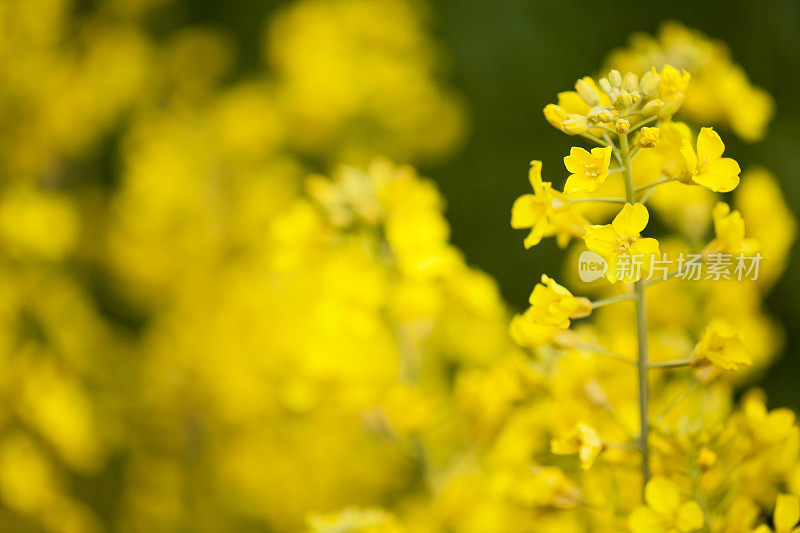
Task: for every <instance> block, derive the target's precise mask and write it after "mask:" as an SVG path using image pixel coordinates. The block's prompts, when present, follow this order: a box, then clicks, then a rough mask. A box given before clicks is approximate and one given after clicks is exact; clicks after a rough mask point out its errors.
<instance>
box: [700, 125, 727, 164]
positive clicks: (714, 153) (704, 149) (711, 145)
mask: <svg viewBox="0 0 800 533" xmlns="http://www.w3.org/2000/svg"><path fill="white" fill-rule="evenodd" d="M724 151H725V145H724V144H723V142H722V139H720V137H719V134H718V133H717V132H716V131H714V128H702V129H701V130H700V133H699V134H698V135H697V157H698V158H700V159H705V160H707V161H709V162H713V161H716V160H717V159H719V158H720V157H722V153H723V152H724Z"/></svg>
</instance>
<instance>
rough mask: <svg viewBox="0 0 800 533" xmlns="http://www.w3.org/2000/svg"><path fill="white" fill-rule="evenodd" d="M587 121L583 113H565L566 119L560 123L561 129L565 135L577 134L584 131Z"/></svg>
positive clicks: (587, 126) (586, 127)
mask: <svg viewBox="0 0 800 533" xmlns="http://www.w3.org/2000/svg"><path fill="white" fill-rule="evenodd" d="M587 129H589V123H588V121H587V120H586V117H584V116H583V115H567V119H566V120H564V121H563V122H562V123H561V131H563V132H564V133H566V134H567V135H579V134H581V133H586V130H587Z"/></svg>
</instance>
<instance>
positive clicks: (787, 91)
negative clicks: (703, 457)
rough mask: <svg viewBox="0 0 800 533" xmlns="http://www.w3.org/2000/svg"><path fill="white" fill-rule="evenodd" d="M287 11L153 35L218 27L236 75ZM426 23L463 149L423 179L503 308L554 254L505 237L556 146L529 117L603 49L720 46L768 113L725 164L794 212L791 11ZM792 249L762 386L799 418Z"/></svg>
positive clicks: (223, 3) (222, 16) (575, 8)
mask: <svg viewBox="0 0 800 533" xmlns="http://www.w3.org/2000/svg"><path fill="white" fill-rule="evenodd" d="M287 3H290V2H266V1H255V0H239V1H237V0H232V1H229V0H203V1H190V2H186V3H183V4H181V3H178V4H177V5H176V6H174V8H173V9H174V10H173V11H172V12H171V13H170V14H166V13H165V14H164V18H163V19H162V21H161V24H165V25H170V24H181V23H187V22H194V23H202V24H211V25H215V26H222V27H225V28H227V29H229V30H230V31H231V32H232V34H233V35H234V36H235V38H236V39H237V41H238V44H239V49H240V50H241V51H242V61H241V64H240V68H241V69H242V71H244V72H246V71H248V70H252V69H255V68H257V67H258V65H259V56H258V43H259V42H260V39H261V31H262V22H261V21H263V20H264V19H265V18H266V17H268V16H269V14H270V13H272V12H274V10H275V9H276V8H278V7H279V6H281V5H285V4H287ZM431 5H432V7H433V13H432V16H431V17H430V22H431V24H432V28H433V30H434V32H435V34H436V35H437V36H438V37H439V38H440V39H441V41H442V43H443V45H444V46H445V48H446V50H445V53H446V54H447V58H448V59H449V64H448V69H447V71H446V73H445V74H446V77H447V78H448V79H449V81H451V83H452V84H453V85H454V86H455V87H456V88H457V89H458V90H459V91H460V92H461V93H462V95H463V96H464V98H465V99H466V101H467V107H468V112H469V116H470V119H471V122H470V126H469V137H468V140H467V142H466V145H465V146H464V147H463V148H462V149H461V150H460V151H458V154H457V155H456V156H455V157H454V158H452V159H450V160H448V161H446V162H444V163H443V164H439V165H436V166H428V167H423V168H422V169H421V170H422V172H423V174H425V175H428V176H431V177H432V178H434V179H435V180H436V181H437V182H438V183H439V185H440V187H441V188H442V191H443V192H444V195H445V197H446V198H447V201H448V209H447V218H448V220H449V221H450V222H451V224H452V226H453V242H454V243H455V244H456V245H457V246H459V247H460V248H461V249H462V250H464V251H465V252H466V254H467V257H468V259H469V261H470V262H471V263H473V264H475V265H477V266H478V267H480V268H482V269H484V270H486V271H488V272H489V273H491V274H492V275H493V276H494V277H495V278H496V279H497V280H498V281H499V283H500V286H501V290H502V293H503V296H504V297H505V298H506V300H507V301H508V302H510V303H512V304H514V305H515V306H517V307H519V308H521V307H523V306H524V305H525V302H526V299H527V295H528V294H529V292H530V289H531V286H532V280H535V279H538V277H539V275H540V274H541V273H543V272H553V271H554V270H555V269H557V268H558V265H560V264H561V261H562V255H561V254H560V253H559V251H558V249H557V247H556V246H555V244H554V243H553V242H545V243H543V244H542V245H541V246H540V247H538V248H537V249H536V250H535V251H532V252H531V251H528V252H526V251H525V250H523V249H522V247H521V246H520V245H519V239H520V235H519V234H518V233H517V232H514V231H512V230H511V229H510V228H509V225H508V221H509V216H510V215H509V213H510V206H511V204H512V203H513V201H514V199H515V198H516V197H517V196H519V195H520V194H522V193H523V192H525V190H526V187H527V181H526V180H525V176H526V172H527V168H528V162H529V161H530V160H531V159H534V158H536V159H541V160H542V161H543V163H544V168H545V169H548V168H550V169H553V168H559V167H560V166H561V158H562V157H563V153H564V152H565V150H566V149H567V148H568V141H567V140H566V139H564V138H563V137H560V136H558V135H553V134H552V130H551V126H550V125H549V124H547V122H546V121H545V120H544V119H543V117H542V112H541V110H542V107H544V105H546V104H547V103H550V102H552V101H554V95H555V94H557V93H558V92H559V91H562V90H566V88H568V87H571V86H572V84H573V83H574V81H575V80H574V78H575V73H582V74H585V75H591V74H593V73H594V72H595V71H596V70H597V68H598V65H600V64H602V62H603V59H604V58H605V57H606V56H607V54H608V52H609V51H610V50H613V49H615V48H619V47H623V46H625V45H626V44H627V41H628V38H629V36H630V35H631V34H632V33H635V32H646V33H649V34H654V33H656V31H657V30H658V28H659V26H660V25H661V24H662V23H663V22H664V21H668V20H677V21H680V22H682V23H684V24H685V25H687V26H689V27H693V28H697V29H699V30H701V31H703V32H705V33H707V34H708V35H709V36H710V37H712V38H715V39H719V40H721V41H723V42H725V43H726V44H727V46H728V47H729V48H730V52H731V55H732V58H733V59H734V60H735V61H737V62H738V63H740V64H741V65H742V66H743V67H744V69H745V70H746V71H747V72H748V73H749V75H750V78H751V80H752V82H753V83H754V84H756V85H758V86H761V87H763V88H765V89H766V90H767V91H768V92H770V93H771V94H772V95H773V96H774V98H775V101H776V103H777V113H776V115H775V117H774V119H773V120H772V122H771V124H770V127H769V132H768V134H767V136H766V137H765V139H764V140H763V141H761V142H758V143H753V144H750V143H746V142H743V141H741V140H739V139H738V138H736V137H735V136H733V135H730V134H729V135H727V136H726V137H725V139H726V145H727V146H728V147H729V148H728V150H730V152H729V153H731V154H735V155H736V157H737V159H738V160H739V161H740V162H741V164H742V167H743V168H747V166H748V165H755V164H760V165H763V166H766V167H767V168H768V169H770V170H771V171H772V172H774V173H775V174H776V175H777V176H778V177H779V179H780V181H781V184H782V187H783V190H784V193H785V194H786V196H787V201H788V203H789V205H790V206H792V208H793V209H794V210H795V213H797V212H798V210H799V209H800V171H798V165H797V158H796V151H795V149H794V148H793V147H796V146H798V145H800V126H799V124H800V97H799V96H798V90H797V88H798V87H800V3H797V2H793V1H791V0H785V1H776V2H770V3H769V4H768V5H765V4H763V3H760V2H757V1H748V0H738V1H731V2H716V1H710V2H696V1H692V0H682V1H670V2H627V1H623V2H613V3H606V4H603V5H602V6H600V5H598V4H597V3H596V2H591V1H574V0H572V1H569V0H568V1H563V2H562V1H556V0H552V1H534V0H492V1H489V0H471V1H459V0H434V1H433V2H431ZM798 254H800V251H799V250H798V248H797V246H795V248H794V251H793V254H792V260H791V266H790V268H789V269H788V271H787V273H786V275H785V276H784V278H783V279H782V280H781V281H780V283H779V284H778V286H777V288H776V290H775V291H774V292H773V294H772V296H771V298H770V300H769V302H768V305H769V308H770V309H771V310H772V311H773V312H774V313H775V314H776V315H777V316H779V317H780V318H781V320H782V321H783V322H784V323H785V324H786V327H787V332H788V336H787V343H786V345H787V347H788V351H787V354H788V355H789V356H787V357H783V358H781V360H779V361H778V362H777V363H776V364H775V365H774V366H773V367H772V368H771V369H770V371H769V374H768V375H767V376H766V377H765V380H764V386H765V388H766V389H767V390H768V392H769V394H770V398H771V399H772V401H774V402H775V404H776V405H785V406H790V407H792V408H794V409H798V408H800V394H798V388H797V383H798V382H800V359H797V358H796V357H791V354H792V352H791V350H792V347H793V346H798V345H800V313H798V312H797V309H798V307H797V302H798V301H800V255H798Z"/></svg>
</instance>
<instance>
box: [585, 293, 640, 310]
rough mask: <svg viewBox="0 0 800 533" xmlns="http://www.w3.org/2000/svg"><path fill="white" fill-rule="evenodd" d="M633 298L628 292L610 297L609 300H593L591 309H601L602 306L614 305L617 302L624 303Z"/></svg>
mask: <svg viewBox="0 0 800 533" xmlns="http://www.w3.org/2000/svg"><path fill="white" fill-rule="evenodd" d="M633 298H634V296H633V293H632V292H628V293H625V294H620V295H619V296H612V297H611V298H604V299H602V300H595V301H593V302H592V309H597V308H598V307H603V306H604V305H609V304H615V303H617V302H624V301H626V300H633Z"/></svg>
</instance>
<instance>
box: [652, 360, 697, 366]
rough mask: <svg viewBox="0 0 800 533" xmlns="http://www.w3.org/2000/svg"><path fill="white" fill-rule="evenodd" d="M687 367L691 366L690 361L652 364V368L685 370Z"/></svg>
mask: <svg viewBox="0 0 800 533" xmlns="http://www.w3.org/2000/svg"><path fill="white" fill-rule="evenodd" d="M685 366H691V363H690V362H689V360H688V359H677V360H675V361H658V362H656V363H650V368H683V367H685Z"/></svg>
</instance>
